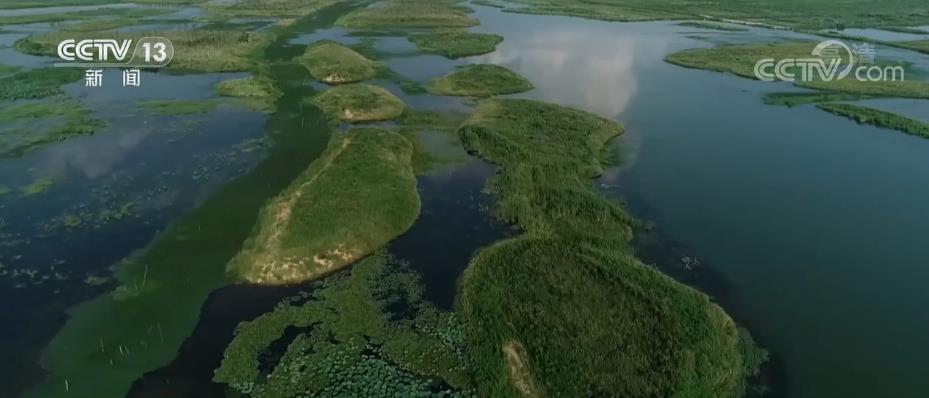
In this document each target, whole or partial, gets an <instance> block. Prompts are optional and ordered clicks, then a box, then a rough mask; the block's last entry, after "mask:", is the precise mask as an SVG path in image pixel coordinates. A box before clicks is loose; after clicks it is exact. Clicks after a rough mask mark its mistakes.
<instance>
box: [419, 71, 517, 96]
mask: <svg viewBox="0 0 929 398" xmlns="http://www.w3.org/2000/svg"><path fill="white" fill-rule="evenodd" d="M532 88H533V86H532V83H530V82H529V80H526V78H524V77H522V76H520V75H518V74H516V73H515V72H513V71H511V70H509V69H507V68H504V67H502V66H498V65H490V64H479V65H468V66H465V67H461V68H458V69H456V70H455V71H454V72H452V73H450V74H448V75H445V76H442V77H440V78H438V79H434V80H432V81H430V82H429V86H428V89H429V91H430V92H432V93H433V94H440V95H458V96H466V97H490V96H493V95H499V94H515V93H521V92H523V91H529V90H532Z"/></svg>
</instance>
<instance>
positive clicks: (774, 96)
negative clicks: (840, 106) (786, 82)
mask: <svg viewBox="0 0 929 398" xmlns="http://www.w3.org/2000/svg"><path fill="white" fill-rule="evenodd" d="M868 98H876V97H874V96H868V95H862V94H853V93H829V92H825V93H824V92H819V91H814V92H805V93H794V92H790V93H769V94H765V96H764V98H763V99H764V103H765V104H768V105H782V106H787V107H793V106H799V105H806V104H816V103H822V102H833V101H857V100H862V99H868Z"/></svg>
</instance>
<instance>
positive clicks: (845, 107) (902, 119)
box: [816, 103, 929, 138]
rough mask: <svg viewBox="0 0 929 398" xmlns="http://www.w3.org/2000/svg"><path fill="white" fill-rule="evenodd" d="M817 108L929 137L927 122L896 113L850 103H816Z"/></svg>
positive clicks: (859, 122) (865, 122) (866, 122)
mask: <svg viewBox="0 0 929 398" xmlns="http://www.w3.org/2000/svg"><path fill="white" fill-rule="evenodd" d="M816 107H817V108H819V109H822V110H824V111H826V112H829V113H832V114H835V115H839V116H843V117H846V118H848V119H851V120H854V121H855V122H857V123H858V124H868V125H872V126H877V127H883V128H888V129H894V130H898V131H901V132H904V133H907V134H910V135H915V136H918V137H923V138H929V123H926V122H923V121H920V120H916V119H910V118H908V117H906V116H901V115H898V114H896V113H891V112H886V111H882V110H878V109H873V108H868V107H864V106H857V105H850V104H837V103H827V104H817V105H816Z"/></svg>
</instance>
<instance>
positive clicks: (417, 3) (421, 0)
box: [336, 0, 478, 29]
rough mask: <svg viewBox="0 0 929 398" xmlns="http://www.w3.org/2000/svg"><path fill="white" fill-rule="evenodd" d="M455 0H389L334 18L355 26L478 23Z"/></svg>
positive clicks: (362, 27)
mask: <svg viewBox="0 0 929 398" xmlns="http://www.w3.org/2000/svg"><path fill="white" fill-rule="evenodd" d="M457 3H458V2H457V1H454V0H388V1H386V2H384V3H378V4H375V5H373V6H370V7H366V8H362V9H359V10H357V11H353V12H351V13H349V14H348V15H345V16H344V17H342V18H339V20H338V21H336V24H337V25H340V26H344V27H347V28H354V29H380V28H455V27H468V26H473V25H477V23H478V22H477V20H476V19H474V18H471V17H469V16H468V15H467V12H468V11H469V10H468V9H466V8H464V7H461V6H459V5H458V4H457Z"/></svg>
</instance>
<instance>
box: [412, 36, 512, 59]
mask: <svg viewBox="0 0 929 398" xmlns="http://www.w3.org/2000/svg"><path fill="white" fill-rule="evenodd" d="M408 38H409V40H410V41H411V42H413V44H415V45H416V48H417V49H419V51H422V52H427V53H435V54H440V55H443V56H445V57H448V58H453V59H454V58H461V57H469V56H472V55H481V54H486V53H489V52H492V51H494V49H496V47H497V44H500V42H501V41H503V36H500V35H495V34H491V33H472V32H468V31H466V30H442V31H436V32H430V33H422V34H411V35H409V37H408Z"/></svg>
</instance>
